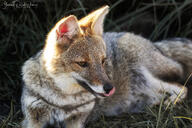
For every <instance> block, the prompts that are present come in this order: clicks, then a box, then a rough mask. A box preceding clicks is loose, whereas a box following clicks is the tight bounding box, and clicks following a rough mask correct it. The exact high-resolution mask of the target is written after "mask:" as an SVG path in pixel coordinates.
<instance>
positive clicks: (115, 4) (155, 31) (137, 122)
mask: <svg viewBox="0 0 192 128" xmlns="http://www.w3.org/2000/svg"><path fill="white" fill-rule="evenodd" d="M6 3H7V4H10V3H15V5H18V4H21V3H28V4H32V5H31V6H29V7H26V6H21V5H20V6H6ZM103 5H109V6H110V12H109V14H108V16H107V18H106V20H105V27H104V28H105V31H117V32H119V31H128V32H133V33H136V34H140V35H142V36H144V37H146V38H148V39H150V40H152V41H157V40H162V39H165V38H171V37H186V38H192V0H31V1H26V0H24V1H22V0H15V1H13V0H1V1H0V30H1V31H0V127H1V128H9V127H10V128H11V127H13V128H18V127H19V126H20V125H19V122H20V121H21V120H22V114H21V109H20V95H21V87H22V80H21V79H22V76H21V66H22V64H23V63H24V61H26V60H27V59H28V58H30V57H31V56H32V55H34V54H35V53H37V51H39V50H40V49H42V48H43V45H44V40H45V37H46V34H47V33H48V31H49V30H50V29H51V27H53V25H54V24H55V23H56V22H57V21H58V20H59V19H61V18H62V17H64V16H68V15H70V14H74V15H76V16H77V17H78V18H79V19H80V18H81V17H83V16H85V15H86V14H87V13H89V12H90V11H93V10H94V9H97V8H99V7H101V6H103ZM191 102H192V100H190V99H187V100H186V101H184V103H182V104H178V105H177V106H172V105H171V106H169V107H167V106H163V105H160V106H157V107H154V108H152V109H150V108H148V109H147V111H146V112H145V113H142V114H133V115H129V114H125V115H121V116H120V117H113V118H106V117H101V118H100V119H99V121H97V122H94V123H90V124H88V127H89V128H109V127H110V128H127V127H134V128H145V127H155V128H163V127H165V128H166V127H169V128H175V127H176V128H180V127H185V128H192V117H191V115H192V109H191V108H192V105H191Z"/></svg>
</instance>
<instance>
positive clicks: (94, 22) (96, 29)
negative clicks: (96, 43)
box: [79, 5, 109, 36]
mask: <svg viewBox="0 0 192 128" xmlns="http://www.w3.org/2000/svg"><path fill="white" fill-rule="evenodd" d="M108 11H109V6H107V5H106V6H104V7H102V8H100V9H97V10H95V11H94V12H92V13H90V14H89V15H87V16H86V17H84V18H82V19H81V20H80V21H79V25H80V27H81V28H82V30H83V31H84V32H88V33H91V34H96V35H99V36H102V34H103V22H104V19H105V16H106V15H107V13H108Z"/></svg>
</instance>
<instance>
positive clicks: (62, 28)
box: [55, 15, 80, 43]
mask: <svg viewBox="0 0 192 128" xmlns="http://www.w3.org/2000/svg"><path fill="white" fill-rule="evenodd" d="M77 22H78V20H77V18H76V17H75V16H74V15H71V16H68V17H66V18H63V19H61V20H60V21H59V22H58V23H57V24H56V26H55V32H56V40H57V41H58V42H59V43H65V42H66V41H68V40H70V39H72V38H73V37H74V36H76V35H78V34H79V32H80V28H79V25H78V23H77Z"/></svg>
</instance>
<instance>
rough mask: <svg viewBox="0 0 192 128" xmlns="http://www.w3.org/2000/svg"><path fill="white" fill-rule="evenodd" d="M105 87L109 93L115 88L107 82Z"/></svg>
mask: <svg viewBox="0 0 192 128" xmlns="http://www.w3.org/2000/svg"><path fill="white" fill-rule="evenodd" d="M103 89H104V91H105V92H106V93H107V94H108V93H109V92H110V91H111V90H112V89H113V86H112V85H111V84H110V83H106V84H104V86H103Z"/></svg>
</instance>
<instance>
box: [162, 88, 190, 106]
mask: <svg viewBox="0 0 192 128" xmlns="http://www.w3.org/2000/svg"><path fill="white" fill-rule="evenodd" d="M186 96H187V88H186V87H184V86H182V87H180V91H177V92H172V93H171V94H170V96H169V97H168V98H167V99H166V100H165V102H164V103H165V104H170V103H174V104H176V103H178V102H181V101H182V100H183V99H184V98H185V97H186Z"/></svg>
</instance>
